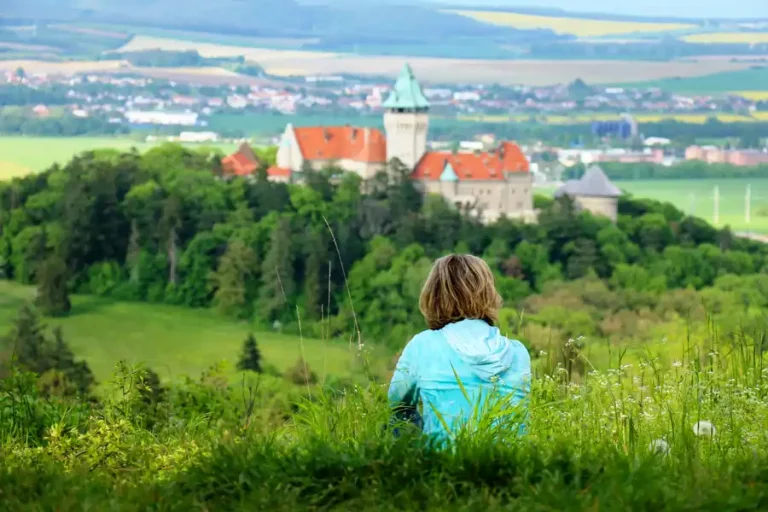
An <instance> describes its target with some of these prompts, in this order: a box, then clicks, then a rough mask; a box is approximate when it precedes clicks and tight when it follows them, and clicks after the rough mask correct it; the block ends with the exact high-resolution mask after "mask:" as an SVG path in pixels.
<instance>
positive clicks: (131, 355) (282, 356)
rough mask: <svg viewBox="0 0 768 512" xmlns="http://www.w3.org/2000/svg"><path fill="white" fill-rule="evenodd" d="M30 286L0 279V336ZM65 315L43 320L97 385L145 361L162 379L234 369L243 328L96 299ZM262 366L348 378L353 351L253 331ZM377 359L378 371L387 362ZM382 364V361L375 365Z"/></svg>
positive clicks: (183, 311) (203, 316)
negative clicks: (299, 365)
mask: <svg viewBox="0 0 768 512" xmlns="http://www.w3.org/2000/svg"><path fill="white" fill-rule="evenodd" d="M33 293H34V291H33V288H31V287H28V286H21V285H18V284H16V283H12V282H9V281H0V336H4V335H5V333H7V332H8V331H9V330H10V328H11V322H12V320H13V319H14V318H15V317H16V312H17V311H18V308H19V306H20V305H21V304H22V302H23V301H25V300H31V299H32V296H33ZM72 303H73V307H72V311H71V313H70V315H69V316H68V317H66V318H61V319H45V323H46V324H47V325H48V326H49V327H53V326H56V325H60V326H61V327H62V329H63V333H64V337H65V339H66V340H67V342H68V343H69V345H70V346H71V347H72V350H73V351H74V352H75V354H76V355H77V356H79V357H83V358H85V359H86V361H87V362H88V364H89V365H90V366H91V369H92V370H93V372H94V373H95V374H96V379H97V380H98V381H100V382H104V381H105V380H108V379H109V378H110V377H111V375H112V370H113V369H114V366H115V363H117V362H118V361H119V360H121V359H124V360H126V361H127V362H129V363H143V364H145V365H147V366H148V367H149V368H152V369H153V370H155V371H156V372H157V373H158V374H160V375H161V377H163V378H165V379H174V380H175V379H176V378H178V377H180V376H184V375H188V376H191V377H197V376H198V375H200V373H201V372H202V371H203V370H205V369H207V368H209V367H211V366H212V365H214V364H216V363H220V362H222V361H226V362H227V364H228V365H229V366H231V370H232V372H234V371H235V370H234V366H235V364H236V362H237V359H238V356H239V354H240V349H241V346H242V343H243V340H244V339H245V338H246V336H247V334H248V332H249V326H248V324H246V323H244V322H238V321H234V320H229V319H226V318H223V317H221V316H220V315H218V314H217V313H216V312H215V311H212V310H205V309H189V308H182V307H176V306H167V305H162V304H141V303H128V302H116V301H111V300H107V299H102V298H99V297H94V296H74V297H72ZM254 335H255V337H256V340H257V343H258V346H259V349H260V351H261V354H262V358H263V362H264V364H267V365H274V366H275V367H276V368H277V369H278V370H280V371H285V370H288V369H290V368H292V367H293V366H294V365H295V364H296V361H297V359H298V358H299V357H300V356H301V355H302V354H303V355H304V358H305V360H306V361H307V362H308V364H309V366H310V368H311V369H312V370H313V371H314V372H315V373H316V374H317V375H318V377H319V378H320V379H321V380H323V377H324V376H328V375H335V376H345V375H349V374H350V373H351V372H352V371H353V368H357V369H359V368H360V364H359V363H355V359H356V352H357V348H356V346H354V345H352V346H350V344H349V343H348V342H347V341H340V340H334V341H324V340H318V339H306V338H305V339H303V340H302V339H301V338H300V337H299V336H292V335H287V334H281V333H278V332H254ZM374 355H375V356H376V359H375V360H374V362H376V363H377V370H380V369H381V368H379V366H381V364H384V363H386V361H387V360H388V359H387V358H386V357H383V355H382V354H369V356H370V357H371V359H373V357H374ZM379 363H381V364H379Z"/></svg>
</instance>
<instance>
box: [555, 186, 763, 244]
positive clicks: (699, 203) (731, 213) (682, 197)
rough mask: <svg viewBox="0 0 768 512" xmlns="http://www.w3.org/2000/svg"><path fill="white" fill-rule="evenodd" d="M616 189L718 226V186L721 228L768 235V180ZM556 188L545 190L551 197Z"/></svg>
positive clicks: (719, 224) (621, 187)
mask: <svg viewBox="0 0 768 512" xmlns="http://www.w3.org/2000/svg"><path fill="white" fill-rule="evenodd" d="M615 184H616V186H617V187H619V188H620V189H622V190H623V191H625V192H627V193H629V194H632V195H633V196H635V197H638V198H649V199H656V200H657V201H663V202H667V203H672V204H673V205H675V206H676V207H677V208H679V209H681V210H682V211H684V212H686V213H689V214H691V215H693V216H695V217H700V218H702V219H704V220H706V221H707V222H710V223H713V224H714V210H715V193H714V190H715V186H717V187H719V189H720V219H719V222H718V223H717V226H719V227H723V226H726V225H728V226H730V227H731V229H732V230H733V231H736V232H752V233H760V234H763V233H768V179H720V180H715V179H712V180H640V181H617V182H615ZM747 185H750V186H751V197H752V200H751V219H750V222H749V223H747V222H746V215H745V213H746V211H745V204H746V202H745V199H746V189H747ZM554 190H555V189H554V188H548V187H545V188H541V189H540V191H541V192H542V193H547V194H551V193H553V192H554Z"/></svg>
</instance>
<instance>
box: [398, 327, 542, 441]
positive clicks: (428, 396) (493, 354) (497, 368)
mask: <svg viewBox="0 0 768 512" xmlns="http://www.w3.org/2000/svg"><path fill="white" fill-rule="evenodd" d="M530 373H531V362H530V357H529V355H528V351H527V350H526V349H525V347H524V346H523V345H522V344H521V343H520V342H519V341H516V340H509V339H507V338H505V337H503V336H502V335H501V334H500V333H499V330H498V329H497V328H496V327H492V326H491V325H489V324H488V323H487V322H486V321H484V320H476V319H465V320H461V321H459V322H454V323H450V324H448V325H446V326H444V327H442V328H440V329H436V330H428V331H424V332H422V333H420V334H418V335H417V336H415V337H414V338H413V339H412V340H411V341H410V342H409V343H408V345H407V346H406V348H405V350H404V351H403V354H402V356H401V357H400V360H399V361H398V364H397V368H396V370H395V375H394V376H393V378H392V383H391V385H390V388H389V398H390V401H391V402H392V403H393V404H401V405H402V406H405V407H415V405H416V404H417V402H418V401H419V400H420V401H421V402H422V404H423V413H422V416H423V420H424V426H423V428H424V431H425V433H427V434H430V435H434V436H437V437H445V435H446V434H447V432H446V429H445V427H446V426H447V427H448V429H449V430H451V431H455V430H456V429H457V428H458V427H459V425H460V424H461V423H462V422H466V421H469V420H470V418H473V417H476V416H477V415H478V414H477V412H479V411H482V410H483V407H484V406H486V405H488V404H487V400H488V397H489V396H491V394H492V393H493V394H495V396H497V397H500V398H501V399H503V400H504V407H505V408H507V409H508V410H509V409H511V406H513V405H516V404H518V403H520V401H521V400H523V399H524V398H525V396H526V395H527V394H528V391H529V386H530Z"/></svg>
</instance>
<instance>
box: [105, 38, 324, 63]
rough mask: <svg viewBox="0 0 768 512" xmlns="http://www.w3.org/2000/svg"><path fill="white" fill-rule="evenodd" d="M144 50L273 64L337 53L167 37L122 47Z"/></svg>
mask: <svg viewBox="0 0 768 512" xmlns="http://www.w3.org/2000/svg"><path fill="white" fill-rule="evenodd" d="M144 50H166V51H177V52H180V51H189V50H197V52H198V53H199V54H200V55H202V56H203V57H209V58H214V57H239V56H241V55H242V56H243V57H245V58H246V59H247V60H252V61H255V62H259V63H264V64H267V63H272V62H275V61H277V62H280V61H284V60H292V59H326V58H330V57H335V56H336V54H335V53H328V52H308V51H301V50H272V49H268V48H254V47H250V46H230V45H224V44H212V43H198V42H194V41H182V40H180V39H169V38H165V37H150V36H136V37H134V38H133V39H131V40H130V41H129V42H128V43H127V44H125V45H124V46H122V47H121V48H120V49H119V50H118V51H120V52H138V51H144Z"/></svg>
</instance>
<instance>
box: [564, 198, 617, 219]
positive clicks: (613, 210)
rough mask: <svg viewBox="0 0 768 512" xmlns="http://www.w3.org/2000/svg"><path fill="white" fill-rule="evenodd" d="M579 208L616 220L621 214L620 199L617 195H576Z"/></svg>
mask: <svg viewBox="0 0 768 512" xmlns="http://www.w3.org/2000/svg"><path fill="white" fill-rule="evenodd" d="M575 202H576V204H577V206H578V207H579V209H582V210H588V211H590V212H592V213H593V214H595V215H602V216H603V217H608V218H609V219H611V220H612V221H614V222H616V219H617V218H618V216H619V200H618V199H617V198H615V197H584V196H580V197H576V198H575Z"/></svg>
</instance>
